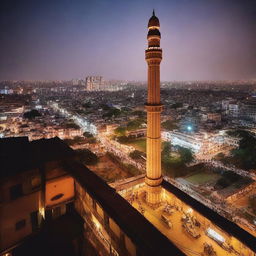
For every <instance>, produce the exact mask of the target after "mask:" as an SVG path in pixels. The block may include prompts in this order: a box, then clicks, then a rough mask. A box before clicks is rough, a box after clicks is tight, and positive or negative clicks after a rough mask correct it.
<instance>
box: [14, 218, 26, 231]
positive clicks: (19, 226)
mask: <svg viewBox="0 0 256 256" xmlns="http://www.w3.org/2000/svg"><path fill="white" fill-rule="evenodd" d="M25 226H26V220H20V221H18V222H17V223H16V224H15V229H16V230H20V229H22V228H24V227H25Z"/></svg>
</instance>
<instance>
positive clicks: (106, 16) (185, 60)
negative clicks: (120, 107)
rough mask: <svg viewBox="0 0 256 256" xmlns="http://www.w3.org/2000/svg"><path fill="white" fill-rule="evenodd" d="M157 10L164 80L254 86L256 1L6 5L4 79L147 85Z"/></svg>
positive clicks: (0, 21)
mask: <svg viewBox="0 0 256 256" xmlns="http://www.w3.org/2000/svg"><path fill="white" fill-rule="evenodd" d="M153 8H155V10H156V13H157V14H158V15H160V16H161V30H162V34H163V36H162V46H163V49H164V52H163V54H164V61H163V63H162V69H161V80H162V81H171V80H172V81H173V80H237V79H246V80H247V79H256V71H255V66H256V51H255V49H256V35H255V31H256V21H255V20H256V18H255V17H256V12H255V11H256V4H255V1H250V0H246V1H239V0H225V1H223V0H217V1H204V0H193V1H187V0H179V1H178V0H173V1H164V0H161V1H157V2H155V1H151V0H150V1H135V0H132V1H117V0H110V1H107V0H93V1H80V0H79V1H66V0H64V1H63V0H62V1H27V0H25V1H4V3H2V6H1V10H0V30H1V47H0V80H55V79H60V80H65V79H72V78H80V77H83V76H84V74H95V75H98V74H101V75H103V76H105V77H107V78H109V79H127V80H142V81H145V72H146V66H145V65H144V55H143V50H144V49H145V48H146V44H145V38H144V35H145V34H146V33H145V30H144V28H145V25H146V20H147V17H148V15H149V14H150V13H151V12H152V9H153Z"/></svg>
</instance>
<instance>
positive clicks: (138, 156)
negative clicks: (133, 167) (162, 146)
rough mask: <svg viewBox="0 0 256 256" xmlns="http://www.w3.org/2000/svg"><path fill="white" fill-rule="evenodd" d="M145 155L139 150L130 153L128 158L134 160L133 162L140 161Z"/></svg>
mask: <svg viewBox="0 0 256 256" xmlns="http://www.w3.org/2000/svg"><path fill="white" fill-rule="evenodd" d="M144 155H145V154H144V153H143V152H141V151H139V150H134V151H132V152H131V153H130V154H129V156H130V157H131V158H132V159H134V160H138V159H141V157H142V156H144Z"/></svg>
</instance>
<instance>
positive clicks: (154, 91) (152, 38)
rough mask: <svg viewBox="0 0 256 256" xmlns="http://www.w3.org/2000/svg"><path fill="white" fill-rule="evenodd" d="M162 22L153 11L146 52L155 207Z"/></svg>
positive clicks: (148, 174)
mask: <svg viewBox="0 0 256 256" xmlns="http://www.w3.org/2000/svg"><path fill="white" fill-rule="evenodd" d="M159 28H160V23H159V19H158V18H157V17H156V16H155V12H154V11H153V15H152V17H151V18H150V19H149V22H148V35H147V39H148V48H147V49H146V51H145V57H146V61H147V63H148V99H147V103H146V110H147V167H146V170H147V171H146V178H145V182H146V184H147V185H148V186H147V190H148V191H147V201H148V203H152V204H155V203H157V202H159V201H160V195H161V193H160V192H161V187H160V185H161V183H162V172H161V127H160V126H161V120H160V113H161V111H162V104H161V102H160V63H161V60H162V49H161V48H160V39H161V34H160V31H159Z"/></svg>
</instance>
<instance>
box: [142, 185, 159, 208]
mask: <svg viewBox="0 0 256 256" xmlns="http://www.w3.org/2000/svg"><path fill="white" fill-rule="evenodd" d="M146 202H147V203H148V204H149V205H151V206H152V207H156V206H158V205H159V204H160V203H161V202H162V187H161V185H159V186H156V187H151V186H149V185H147V184H146Z"/></svg>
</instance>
